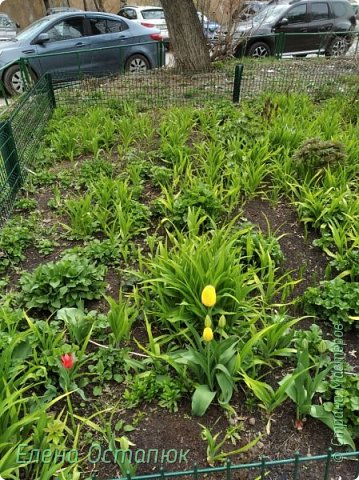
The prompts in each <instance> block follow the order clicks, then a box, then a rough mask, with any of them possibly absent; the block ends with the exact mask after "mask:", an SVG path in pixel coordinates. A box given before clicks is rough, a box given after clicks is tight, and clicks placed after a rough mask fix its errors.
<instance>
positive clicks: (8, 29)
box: [0, 13, 20, 40]
mask: <svg viewBox="0 0 359 480" xmlns="http://www.w3.org/2000/svg"><path fill="white" fill-rule="evenodd" d="M19 26H20V25H19V24H17V23H15V22H14V21H13V20H11V18H10V17H9V15H7V14H6V13H0V40H11V39H12V38H14V37H16V33H17V29H18V28H19Z"/></svg>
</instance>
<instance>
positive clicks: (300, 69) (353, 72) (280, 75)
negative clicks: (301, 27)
mask: <svg viewBox="0 0 359 480" xmlns="http://www.w3.org/2000/svg"><path fill="white" fill-rule="evenodd" d="M358 90H359V57H356V58H354V59H353V58H344V57H343V58H330V59H325V58H308V59H301V60H293V59H290V60H289V59H288V60H278V61H273V62H268V61H266V62H263V61H257V62H254V61H252V62H247V63H245V65H244V69H243V74H242V82H241V98H255V97H256V96H258V95H260V94H261V93H263V92H270V93H295V92H297V93H305V94H308V95H309V96H311V97H312V98H314V99H317V100H323V99H325V98H329V97H333V96H334V95H343V96H346V95H349V94H353V95H354V94H355V93H356V92H358Z"/></svg>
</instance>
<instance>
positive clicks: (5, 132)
mask: <svg viewBox="0 0 359 480" xmlns="http://www.w3.org/2000/svg"><path fill="white" fill-rule="evenodd" d="M53 108H54V97H53V92H52V83H51V78H50V77H49V76H48V75H45V76H44V77H42V78H41V79H40V81H39V82H38V83H37V84H36V85H35V86H34V87H33V89H32V90H31V91H29V92H28V93H27V94H25V95H24V97H23V99H22V100H21V102H20V103H19V104H18V105H17V107H16V109H15V110H14V111H13V112H12V113H11V115H10V116H9V118H7V119H6V120H3V121H2V122H0V155H1V157H0V225H1V224H2V223H3V222H4V221H5V220H6V218H7V217H8V216H9V215H10V213H11V210H12V207H13V203H14V201H15V197H16V193H17V192H18V190H19V189H20V187H21V185H22V184H23V182H24V179H25V178H26V175H27V173H28V171H29V170H31V169H32V168H35V162H36V155H37V152H38V149H39V146H40V143H41V141H42V137H43V131H44V129H45V127H46V125H47V122H48V120H49V119H50V117H51V114H52V111H53Z"/></svg>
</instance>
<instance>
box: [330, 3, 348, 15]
mask: <svg viewBox="0 0 359 480" xmlns="http://www.w3.org/2000/svg"><path fill="white" fill-rule="evenodd" d="M330 5H331V7H332V10H333V12H334V16H335V17H337V18H341V17H345V16H346V15H347V13H348V12H347V8H346V4H345V3H344V2H332V3H331V4H330Z"/></svg>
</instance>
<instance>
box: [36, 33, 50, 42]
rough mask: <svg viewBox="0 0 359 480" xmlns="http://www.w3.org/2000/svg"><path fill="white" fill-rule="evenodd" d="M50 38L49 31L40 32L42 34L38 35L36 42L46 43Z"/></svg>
mask: <svg viewBox="0 0 359 480" xmlns="http://www.w3.org/2000/svg"><path fill="white" fill-rule="evenodd" d="M49 40H50V37H49V34H48V33H40V35H39V36H38V37H37V39H36V41H35V43H36V44H39V45H42V44H43V43H46V42H48V41H49Z"/></svg>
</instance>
